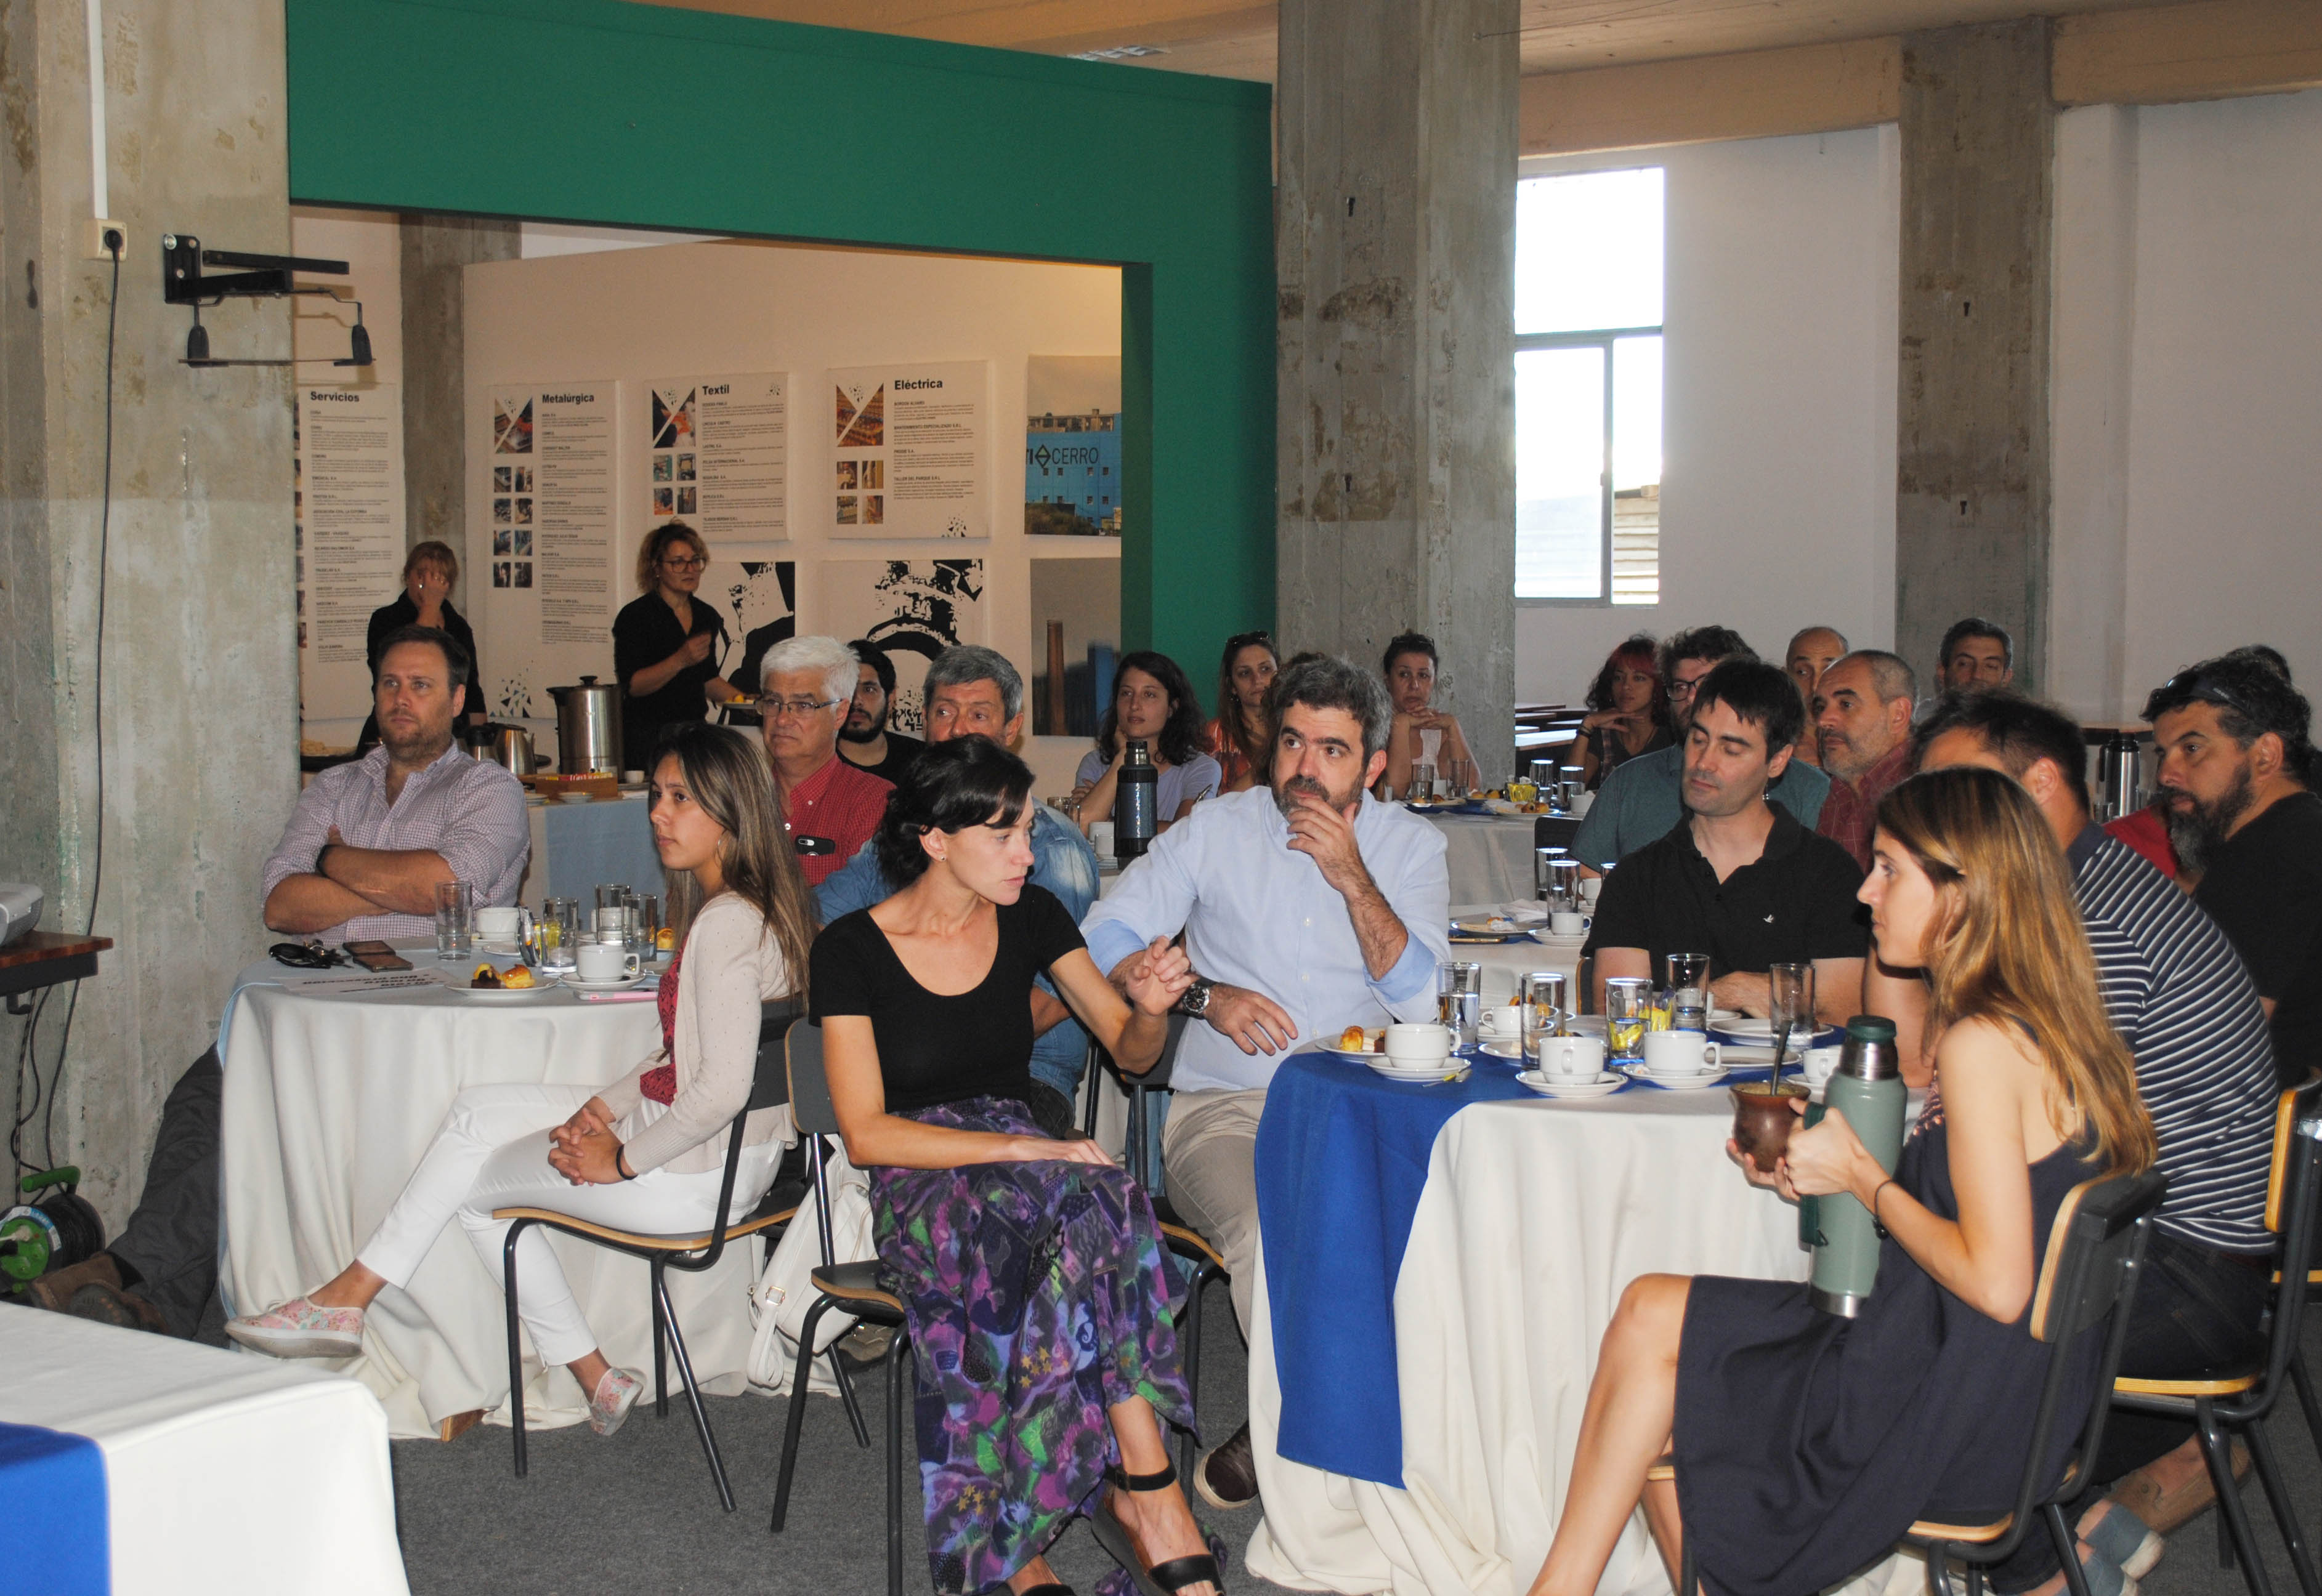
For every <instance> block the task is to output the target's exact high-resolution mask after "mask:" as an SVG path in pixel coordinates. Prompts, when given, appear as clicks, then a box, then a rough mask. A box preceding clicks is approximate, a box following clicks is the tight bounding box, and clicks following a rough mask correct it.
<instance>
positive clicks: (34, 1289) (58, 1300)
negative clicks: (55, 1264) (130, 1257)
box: [24, 1253, 123, 1313]
mask: <svg viewBox="0 0 2322 1596" xmlns="http://www.w3.org/2000/svg"><path fill="white" fill-rule="evenodd" d="M83 1286H107V1287H110V1288H111V1289H113V1290H116V1291H118V1290H123V1286H122V1284H121V1268H120V1265H118V1264H117V1263H114V1261H113V1254H111V1253H99V1254H97V1255H96V1257H94V1258H85V1259H83V1260H82V1261H81V1262H79V1263H76V1264H74V1265H73V1266H72V1267H71V1268H70V1269H58V1270H52V1271H50V1272H49V1273H47V1274H44V1275H42V1276H41V1278H40V1279H38V1280H36V1281H33V1282H32V1284H31V1285H30V1286H27V1287H26V1288H25V1289H24V1294H25V1295H26V1296H28V1297H30V1298H31V1299H32V1303H33V1305H34V1306H35V1307H38V1308H45V1309H48V1310H49V1311H50V1313H70V1312H71V1311H72V1300H73V1297H74V1295H75V1293H77V1292H78V1291H79V1290H80V1289H81V1288H82V1287H83Z"/></svg>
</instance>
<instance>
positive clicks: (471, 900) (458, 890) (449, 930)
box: [435, 881, 476, 959]
mask: <svg viewBox="0 0 2322 1596" xmlns="http://www.w3.org/2000/svg"><path fill="white" fill-rule="evenodd" d="M475 938H476V889H475V887H474V885H473V884H472V883H471V882H468V881H438V882H436V883H435V956H436V957H437V958H439V959H464V958H466V957H467V956H468V951H469V949H470V948H471V947H472V946H474V944H475Z"/></svg>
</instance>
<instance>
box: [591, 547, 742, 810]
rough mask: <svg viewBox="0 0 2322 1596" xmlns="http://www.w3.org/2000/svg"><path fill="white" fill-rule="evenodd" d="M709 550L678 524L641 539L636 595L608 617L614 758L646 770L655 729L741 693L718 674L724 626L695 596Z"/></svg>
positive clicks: (658, 734) (656, 739) (658, 736)
mask: <svg viewBox="0 0 2322 1596" xmlns="http://www.w3.org/2000/svg"><path fill="white" fill-rule="evenodd" d="M708 563H709V545H708V544H707V543H703V542H702V541H701V534H699V533H698V532H696V531H694V530H693V528H691V527H690V526H688V525H687V524H685V523H684V522H682V521H670V522H665V523H664V524H662V525H659V526H656V527H654V529H653V530H652V531H651V532H649V533H647V534H645V541H644V545H643V546H642V547H641V548H639V549H638V551H637V590H638V592H639V593H641V594H642V595H643V597H639V598H634V599H631V600H630V601H629V602H628V603H627V604H626V605H624V606H622V608H621V613H620V614H619V615H617V616H614V617H613V674H614V675H616V676H617V677H618V678H619V679H620V682H621V748H622V751H623V752H622V755H621V760H622V762H623V763H624V764H626V766H628V767H629V768H630V769H631V770H651V769H652V768H653V752H654V747H655V745H657V744H658V743H660V742H661V734H662V728H663V726H666V725H673V724H675V723H676V722H678V721H684V720H693V721H698V720H699V719H700V718H701V716H702V711H703V710H704V709H705V708H706V707H708V706H709V705H711V704H723V703H725V702H726V701H727V699H728V698H738V697H740V696H741V695H740V694H739V693H737V692H736V690H735V689H734V688H733V687H732V686H731V685H730V684H728V683H727V680H726V679H725V678H724V677H722V676H720V675H719V674H718V657H719V656H720V655H721V654H722V653H724V652H725V647H726V620H725V617H724V616H720V615H719V614H718V612H717V611H716V610H715V609H712V608H711V607H710V606H708V605H707V604H705V603H703V602H702V601H701V600H700V599H699V598H698V597H695V596H694V589H696V588H699V587H700V586H701V573H702V570H704V569H705V568H706V567H707V566H708Z"/></svg>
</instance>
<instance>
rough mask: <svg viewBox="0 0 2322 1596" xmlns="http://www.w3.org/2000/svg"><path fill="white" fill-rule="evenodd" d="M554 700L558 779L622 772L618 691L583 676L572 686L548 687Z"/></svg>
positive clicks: (593, 678) (590, 677) (619, 690)
mask: <svg viewBox="0 0 2322 1596" xmlns="http://www.w3.org/2000/svg"><path fill="white" fill-rule="evenodd" d="M548 696H549V697H550V698H553V699H555V700H556V771H557V774H558V775H560V776H588V775H593V774H595V773H597V772H599V771H604V772H608V773H609V774H611V775H615V776H618V775H619V774H620V773H621V689H619V688H618V687H606V686H602V685H600V684H599V682H598V680H597V679H596V678H595V677H593V676H584V677H582V678H581V679H580V683H579V684H578V685H577V686H573V687H561V688H551V689H548Z"/></svg>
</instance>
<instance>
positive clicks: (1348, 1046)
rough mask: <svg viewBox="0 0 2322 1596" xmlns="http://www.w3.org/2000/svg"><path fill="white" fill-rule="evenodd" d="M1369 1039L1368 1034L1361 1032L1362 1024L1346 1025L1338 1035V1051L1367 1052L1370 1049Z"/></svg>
mask: <svg viewBox="0 0 2322 1596" xmlns="http://www.w3.org/2000/svg"><path fill="white" fill-rule="evenodd" d="M1370 1040H1371V1039H1370V1038H1369V1037H1368V1036H1367V1035H1364V1034H1363V1028H1362V1026H1348V1027H1347V1028H1346V1030H1345V1031H1344V1032H1342V1033H1340V1035H1339V1051H1340V1052H1341V1053H1367V1052H1368V1051H1370Z"/></svg>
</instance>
